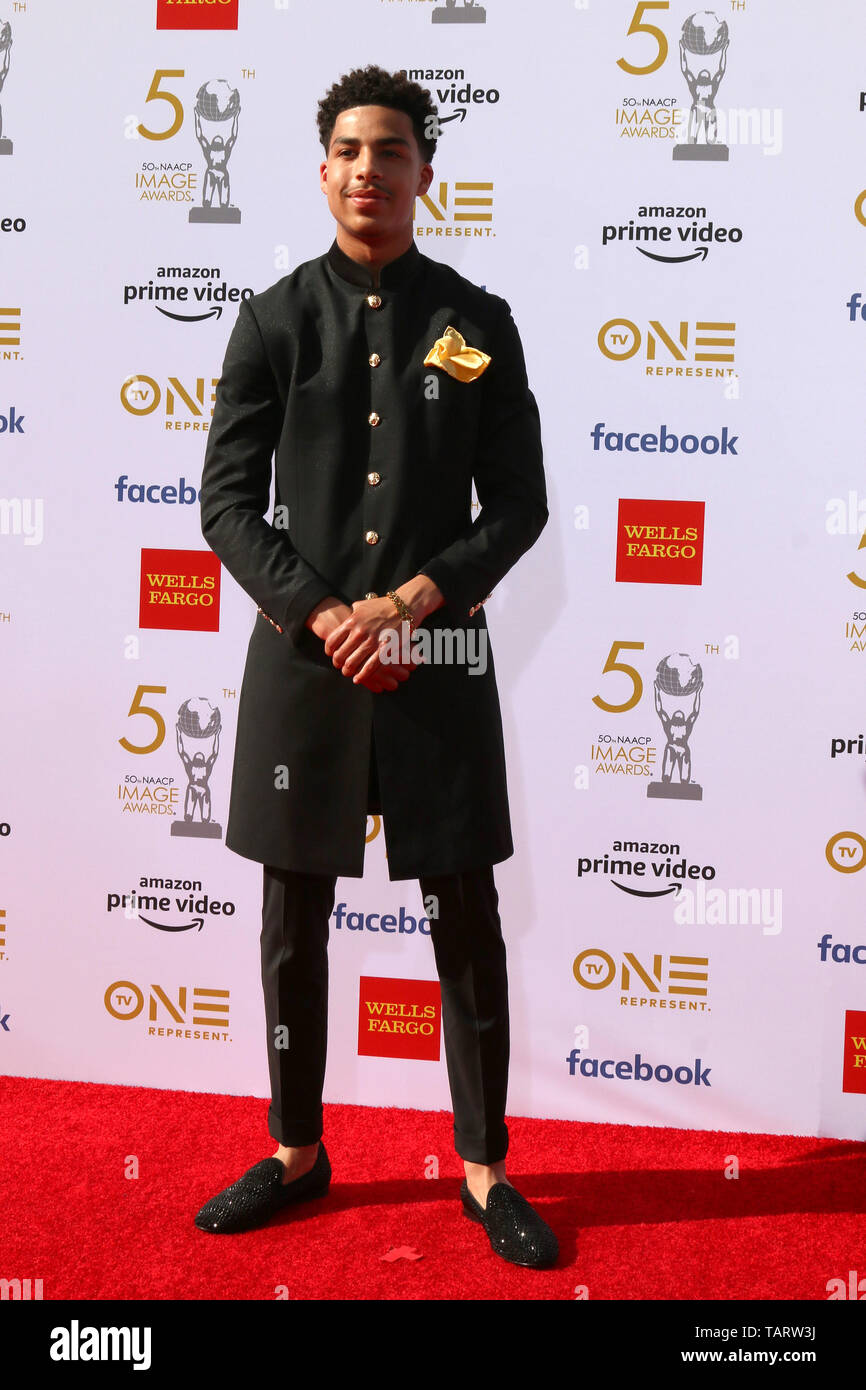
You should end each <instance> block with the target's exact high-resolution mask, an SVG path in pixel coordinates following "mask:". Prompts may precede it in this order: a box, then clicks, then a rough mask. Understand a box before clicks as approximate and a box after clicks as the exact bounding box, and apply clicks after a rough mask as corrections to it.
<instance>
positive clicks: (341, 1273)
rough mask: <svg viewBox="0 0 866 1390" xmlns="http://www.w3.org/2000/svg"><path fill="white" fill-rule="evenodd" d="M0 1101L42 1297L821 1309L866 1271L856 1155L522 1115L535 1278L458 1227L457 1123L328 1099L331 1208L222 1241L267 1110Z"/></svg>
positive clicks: (183, 1100) (84, 1087)
mask: <svg viewBox="0 0 866 1390" xmlns="http://www.w3.org/2000/svg"><path fill="white" fill-rule="evenodd" d="M0 1094H2V1097H3V1101H4V1108H3V1116H4V1123H3V1131H4V1142H3V1206H4V1211H3V1222H2V1225H3V1238H2V1259H0V1277H2V1278H6V1279H15V1278H18V1279H25V1278H29V1279H31V1280H32V1279H41V1280H42V1281H43V1298H44V1299H45V1300H49V1299H265V1300H273V1299H275V1298H277V1297H279V1294H280V1292H283V1296H285V1292H284V1290H287V1293H288V1297H289V1298H292V1299H453V1298H460V1299H544V1300H549V1299H555V1300H562V1299H573V1298H575V1297H576V1296H578V1295H577V1293H576V1290H578V1288H579V1287H580V1286H585V1288H586V1295H585V1296H588V1297H589V1298H590V1299H700V1300H715V1299H752V1298H755V1299H809V1300H826V1299H827V1296H828V1294H827V1281H828V1280H830V1279H834V1278H841V1279H844V1280H845V1281H846V1283H847V1281H848V1278H849V1271H851V1270H857V1271H859V1277H860V1278H863V1277H864V1276H866V1239H864V1222H863V1212H864V1208H866V1195H864V1194H866V1182H864V1179H866V1161H864V1160H866V1148H864V1145H863V1144H858V1143H849V1142H845V1141H840V1140H832V1139H828V1140H817V1139H811V1138H792V1137H782V1138H779V1137H776V1136H770V1135H761V1134H730V1133H702V1132H696V1131H683V1130H672V1129H654V1128H649V1127H631V1126H624V1125H602V1124H578V1123H573V1122H565V1121H558V1120H528V1119H514V1118H512V1117H510V1116H509V1119H508V1125H509V1131H510V1134H511V1151H510V1154H509V1161H508V1176H509V1179H510V1180H511V1182H513V1183H514V1185H515V1187H517V1188H518V1189H519V1190H520V1191H521V1192H522V1193H523V1194H524V1195H525V1196H526V1197H527V1198H528V1199H529V1200H530V1201H531V1202H533V1204H535V1205H537V1207H538V1210H539V1211H540V1212H541V1213H542V1215H543V1216H544V1217H545V1219H546V1220H547V1221H548V1222H549V1224H550V1225H551V1226H552V1227H553V1229H554V1230H555V1232H556V1234H557V1236H558V1238H559V1243H560V1260H559V1265H558V1266H557V1268H555V1269H552V1270H545V1271H536V1270H521V1269H517V1268H515V1267H514V1266H511V1265H508V1264H506V1263H505V1262H504V1261H502V1260H500V1259H499V1258H498V1257H497V1256H496V1255H494V1254H493V1252H492V1250H491V1249H490V1246H489V1244H488V1242H487V1238H486V1236H485V1234H484V1232H483V1230H482V1229H481V1227H479V1226H476V1225H474V1224H473V1223H472V1222H470V1221H468V1220H467V1219H466V1218H465V1217H464V1216H463V1215H462V1211H461V1208H460V1203H459V1198H458V1190H459V1185H460V1179H461V1177H462V1165H461V1164H460V1161H459V1159H458V1158H457V1156H456V1154H455V1152H454V1148H453V1143H452V1130H451V1116H450V1115H449V1114H447V1113H446V1112H442V1111H437V1112H433V1113H429V1112H422V1111H415V1110H396V1109H387V1110H385V1109H371V1108H367V1107H363V1106H353V1105H330V1106H327V1107H326V1110H325V1143H326V1145H327V1148H328V1154H329V1156H330V1159H331V1164H332V1167H333V1170H334V1176H333V1179H332V1183H331V1189H330V1192H329V1194H328V1196H327V1197H325V1198H323V1199H322V1200H320V1201H318V1202H314V1203H312V1204H310V1205H307V1206H303V1207H300V1208H298V1209H297V1211H295V1212H292V1211H291V1210H287V1211H285V1212H283V1213H281V1214H280V1215H279V1216H278V1217H277V1218H276V1220H275V1223H274V1224H272V1225H271V1226H269V1227H266V1228H265V1229H263V1230H260V1231H252V1232H249V1233H246V1234H242V1235H234V1236H209V1235H207V1234H205V1233H204V1232H200V1231H198V1230H196V1228H195V1227H194V1226H193V1216H194V1215H195V1212H196V1211H197V1210H198V1208H199V1207H200V1206H201V1205H202V1204H203V1203H204V1202H205V1201H206V1200H207V1198H208V1197H211V1196H212V1195H213V1194H214V1193H215V1192H217V1191H218V1190H219V1189H220V1188H222V1187H225V1186H226V1185H227V1184H228V1183H229V1182H232V1181H234V1179H235V1178H237V1177H239V1176H240V1175H241V1173H242V1172H243V1171H244V1170H245V1169H246V1168H248V1167H250V1166H251V1165H252V1164H253V1163H255V1162H257V1161H258V1159H260V1158H265V1157H268V1156H269V1155H270V1154H271V1153H272V1152H273V1150H274V1148H275V1145H274V1143H273V1141H272V1140H270V1139H269V1138H268V1137H267V1129H266V1119H265V1117H266V1113H267V1102H266V1101H263V1100H256V1099H251V1098H244V1097H235V1096H210V1095H199V1094H192V1093H188V1092H180V1091H156V1090H148V1089H144V1088H141V1087H127V1086H103V1085H88V1084H79V1083H72V1082H60V1081H42V1080H29V1079H25V1078H21V1077H12V1078H4V1079H3V1080H2V1082H0ZM731 1154H735V1155H737V1157H738V1159H739V1173H740V1175H739V1178H737V1179H735V1180H734V1179H727V1178H725V1176H724V1171H725V1167H726V1164H727V1163H728V1158H729V1155H731ZM431 1155H432V1156H434V1157H438V1160H439V1167H440V1176H439V1178H438V1179H431V1178H425V1176H424V1172H425V1165H428V1163H429V1156H431ZM131 1157H134V1158H136V1159H137V1160H138V1177H137V1178H127V1177H125V1176H124V1171H125V1168H131V1166H132V1165H131V1163H130V1159H131ZM389 1251H390V1252H391V1253H392V1255H393V1253H394V1252H395V1251H407V1252H409V1256H407V1255H405V1254H403V1255H400V1256H399V1257H398V1258H392V1259H390V1260H387V1259H385V1258H383V1257H384V1256H385V1255H387V1254H388V1253H389ZM412 1255H414V1256H420V1257H421V1258H412V1257H411V1256H412ZM864 1290H866V1283H864Z"/></svg>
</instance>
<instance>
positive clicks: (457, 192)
mask: <svg viewBox="0 0 866 1390" xmlns="http://www.w3.org/2000/svg"><path fill="white" fill-rule="evenodd" d="M437 197H438V201H436V202H434V195H433V192H432V189H431V191H430V192H429V193H422V194H420V196H419V197H418V198H417V199H416V200H415V203H414V204H413V208H412V220H413V222H415V224H416V225H415V235H416V237H427V236H481V237H483V236H492V234H493V228H492V226H491V224H492V222H493V211H492V209H493V184H492V183H478V182H476V183H466V182H463V183H460V182H456V183H455V184H454V195H453V211H451V209H450V208H449V205H448V184H447V182H446V181H445V180H444V179H443V180H441V182H440V184H439V192H438V195H437ZM419 202H420V204H421V206H422V207H423V208H424V210H425V211H426V212H427V213H428V214H429V219H430V220H429V222H428V223H427V224H424V225H419V221H420V219H419V214H418V203H419ZM470 209H471V211H470ZM449 213H450V222H449ZM479 223H483V225H482V226H479ZM431 224H432V225H431ZM452 224H453V225H452ZM467 224H468V225H467Z"/></svg>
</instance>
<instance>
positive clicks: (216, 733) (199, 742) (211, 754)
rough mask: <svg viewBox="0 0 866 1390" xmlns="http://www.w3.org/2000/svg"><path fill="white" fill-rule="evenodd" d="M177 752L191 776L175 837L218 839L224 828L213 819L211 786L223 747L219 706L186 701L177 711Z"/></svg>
mask: <svg viewBox="0 0 866 1390" xmlns="http://www.w3.org/2000/svg"><path fill="white" fill-rule="evenodd" d="M175 728H176V732H177V752H178V756H179V758H180V760H181V762H182V763H183V768H184V772H185V773H186V775H187V789H186V795H185V796H184V799H183V820H181V819H180V817H179V816H178V818H177V819H176V820H173V821H172V823H171V833H172V835H192V836H194V837H195V838H196V839H199V840H218V839H219V838H220V836H221V835H222V826H221V825H217V823H216V821H212V820H211V815H210V813H211V804H210V787H209V786H208V779H209V777H210V775H211V773H212V771H213V765H214V763H215V762H216V760H217V754H218V753H219V747H220V729H221V728H222V721H221V720H220V712H219V710H218V709H217V708H216V706H215V705H212V704H210V703H209V702H208V701H207V700H205V699H202V698H201V697H199V699H198V700H184V702H183V704H182V705H181V707H180V709H179V710H178V712H177V724H176V726H175Z"/></svg>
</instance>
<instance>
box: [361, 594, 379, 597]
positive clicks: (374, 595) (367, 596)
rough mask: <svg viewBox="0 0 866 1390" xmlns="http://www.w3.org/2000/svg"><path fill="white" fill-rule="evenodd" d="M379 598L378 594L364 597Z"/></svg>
mask: <svg viewBox="0 0 866 1390" xmlns="http://www.w3.org/2000/svg"><path fill="white" fill-rule="evenodd" d="M378 597H379V595H378V594H365V595H364V598H378Z"/></svg>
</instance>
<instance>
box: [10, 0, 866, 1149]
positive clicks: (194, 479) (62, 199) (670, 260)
mask: <svg viewBox="0 0 866 1390" xmlns="http://www.w3.org/2000/svg"><path fill="white" fill-rule="evenodd" d="M0 10H2V11H3V13H2V15H0V19H2V23H0V108H2V128H0V373H2V374H0V492H2V498H0V557H2V588H0V661H2V683H0V702H2V704H0V709H2V718H0V779H2V780H0V872H2V879H0V1025H2V1026H0V1049H2V1060H3V1064H4V1069H5V1070H6V1071H7V1072H8V1073H12V1074H15V1075H22V1076H40V1077H55V1078H68V1079H77V1080H89V1081H103V1082H120V1083H124V1084H137V1085H149V1086H156V1087H171V1088H186V1089H190V1090H194V1091H204V1092H219V1091H222V1092H229V1093H235V1094H250V1093H252V1094H255V1095H258V1096H262V1097H264V1096H265V1095H266V1094H267V1068H266V1052H265V1037H264V1016H263V1009H262V1003H261V995H260V985H259V961H258V933H259V929H260V906H261V871H260V869H259V867H258V866H257V865H255V864H253V863H251V862H248V861H245V860H242V859H240V858H238V857H236V856H235V855H233V854H232V853H231V852H229V851H228V850H227V849H226V847H225V844H224V838H223V837H224V825H225V818H226V812H227V806H228V796H229V782H230V769H231V760H232V749H233V739H234V731H235V719H236V709H237V695H238V691H239V687H240V681H241V674H242V667H243V660H244V656H245V651H246V644H247V639H248V635H249V632H250V629H251V626H252V623H253V621H254V620H255V609H254V606H253V605H252V603H251V601H250V600H249V599H248V598H247V596H246V595H245V594H244V593H243V592H242V591H240V590H239V588H238V587H237V586H236V585H235V584H234V582H233V581H232V580H231V578H230V577H229V576H227V575H225V574H223V575H221V573H220V566H219V564H218V562H217V561H216V558H215V557H214V556H213V555H211V553H210V552H209V551H208V550H207V547H206V546H205V544H204V542H203V540H202V537H201V533H200V529H199V514H198V506H197V497H198V488H199V485H200V478H201V467H202V459H203V454H204V449H205V444H206V440H207V429H208V422H209V418H210V414H211V410H212V403H213V390H214V385H215V383H216V380H217V379H218V377H219V373H220V368H221V363H222V357H223V352H224V349H225V344H226V341H227V338H228V335H229V332H230V330H231V327H232V324H233V322H234V318H235V314H236V312H237V306H238V303H239V301H240V300H241V299H242V298H244V297H246V296H248V295H249V294H251V293H254V292H258V291H260V290H262V289H264V288H266V287H267V286H268V285H270V284H271V283H273V282H274V281H275V280H277V279H278V278H279V277H280V276H281V275H283V274H286V273H288V272H289V271H290V270H291V269H292V268H293V267H294V266H296V265H297V264H299V263H300V262H302V261H305V260H308V259H310V258H312V257H315V256H318V255H321V254H322V253H323V252H324V251H325V250H326V249H327V247H328V245H329V244H330V242H331V240H332V238H333V233H334V224H333V222H332V220H331V218H330V216H329V214H328V211H327V205H326V202H325V199H324V197H323V195H322V194H321V192H320V190H319V186H318V166H319V163H320V160H321V158H322V151H321V148H320V147H319V145H318V144H317V136H316V130H315V113H316V105H317V102H318V100H319V98H320V97H321V96H322V95H323V94H324V92H325V91H326V89H327V88H328V87H329V86H330V84H331V83H332V82H333V81H334V80H336V79H337V78H338V77H339V76H340V74H341V73H343V72H346V71H348V70H349V69H350V68H352V67H356V66H362V65H364V64H366V63H368V62H375V63H379V64H381V65H383V66H385V67H387V68H389V69H391V70H396V69H405V70H407V71H408V72H409V73H410V75H412V76H413V77H416V78H418V79H420V80H421V81H422V83H423V85H425V86H427V87H429V88H430V90H431V92H432V95H433V99H434V101H436V102H437V104H438V106H439V111H440V116H441V118H442V135H441V140H440V144H439V149H438V152H437V155H436V159H435V164H434V168H435V177H434V181H433V184H432V186H431V189H430V192H429V194H428V195H427V196H426V197H425V198H424V199H419V200H418V203H417V204H416V209H415V229H416V234H417V243H418V246H419V247H420V249H421V250H422V251H423V252H424V253H425V254H426V255H428V256H431V257H435V258H441V259H443V260H447V261H448V262H450V263H451V264H452V265H454V266H455V267H456V268H457V269H458V270H459V271H460V272H461V273H462V274H463V275H465V276H467V277H468V278H469V279H471V280H473V281H475V282H477V283H479V284H481V285H484V286H485V287H486V288H487V289H489V290H491V291H493V292H495V293H497V294H501V295H503V296H504V297H505V298H506V299H507V300H508V301H509V303H510V304H511V306H512V310H513V313H514V316H515V320H516V322H517V324H518V327H519V329H520V331H521V335H522V338H523V341H524V345H525V350H526V356H527V362H528V367H529V373H530V380H531V384H532V386H533V389H534V391H535V394H536V396H537V399H538V402H539V406H540V410H541V417H542V424H543V434H544V442H545V451H546V452H545V457H546V467H547V474H548V481H549V492H550V510H551V520H550V523H549V525H548V527H547V529H546V530H545V532H544V533H543V535H542V538H541V540H540V541H539V543H538V544H537V546H536V547H535V548H534V550H532V551H531V552H530V553H529V554H528V555H527V556H525V557H524V559H523V560H522V561H521V562H520V564H519V565H518V566H517V568H516V569H515V570H513V571H512V573H511V574H510V575H509V576H508V577H507V578H506V580H505V581H504V582H503V583H502V584H501V586H500V587H499V589H498V590H497V592H496V593H495V594H494V596H493V598H492V599H491V600H490V602H489V603H488V605H487V610H486V611H487V614H488V621H489V625H490V631H491V638H492V644H493V647H494V650H495V654H496V662H497V672H498V676H499V683H500V693H501V699H502V707H503V717H504V723H505V736H506V742H507V749H508V757H509V779H510V781H509V784H510V794H511V804H512V813H513V820H514V829H515V841H516V845H517V852H516V854H515V856H514V857H513V858H512V859H511V860H509V861H508V862H507V863H505V864H503V865H500V866H499V867H498V869H497V870H496V878H497V884H498V887H499V890H500V897H501V909H502V918H503V926H504V931H505V935H506V939H507V942H508V950H509V971H510V981H511V1010H512V1064H511V1081H510V1091H509V1111H510V1113H513V1114H522V1115H535V1116H559V1117H565V1118H573V1119H579V1120H596V1121H610V1120H613V1121H622V1122H629V1123H646V1124H657V1125H675V1126H693V1127H696V1128H698V1129H721V1130H725V1129H741V1128H742V1129H745V1130H752V1131H769V1132H773V1133H790V1132H794V1133H805V1134H823V1135H835V1136H839V1137H852V1138H861V1137H863V1135H864V1110H866V1106H864V1101H866V1038H864V1035H866V915H864V911H863V908H864V892H863V889H864V884H866V874H863V873H861V872H860V871H861V870H863V869H864V867H866V796H864V792H866V763H864V732H866V723H864V713H863V709H864V706H863V689H864V682H863V673H864V662H866V554H858V551H862V550H863V549H866V538H864V527H866V483H864V477H863V453H864V409H866V406H864V395H863V388H862V381H863V365H864V360H866V308H864V307H863V306H864V305H866V274H864V266H866V260H864V250H866V191H864V190H866V158H864V150H866V144H864V137H866V94H864V93H863V92H862V91H861V88H863V87H864V86H866V72H864V69H863V66H862V60H861V57H860V55H861V54H862V52H863V48H864V39H866V32H864V31H866V15H864V12H863V7H862V5H861V4H860V3H858V0H832V3H830V4H829V5H825V6H823V7H805V8H799V7H798V8H797V10H796V14H795V13H792V7H791V6H790V4H787V3H784V0H733V2H731V0H726V3H725V5H724V6H722V7H719V8H718V9H717V10H716V11H715V12H707V11H699V12H696V11H694V10H692V9H690V8H689V3H688V0H683V3H681V0H654V2H653V3H645V2H644V3H641V4H637V5H635V4H634V0H585V2H584V3H573V0H544V3H540V4H536V5H532V6H530V5H527V4H526V3H524V0H488V3H487V4H486V5H485V6H484V7H482V6H481V5H478V4H475V5H473V4H470V3H463V0H457V2H456V3H454V4H451V3H449V0H329V3H321V0H287V2H286V3H282V0H239V3H238V0H173V2H172V0H127V2H126V3H125V4H123V5H114V6H107V5H105V4H101V3H100V4H98V3H96V0H77V2H76V3H75V4H69V3H66V0H26V3H24V0H20V3H19V2H18V0H0ZM209 166H210V167H211V169H215V170H216V171H217V177H216V178H214V176H213V175H211V176H209V175H208V167H209ZM221 169H222V170H225V169H227V171H228V182H227V183H224V184H222V183H221V176H220V170H221ZM383 698H385V697H383ZM335 737H339V731H335ZM367 834H368V848H367V854H366V871H365V875H364V878H363V879H341V880H339V881H338V885H337V902H336V907H335V913H334V918H333V920H332V923H331V946H330V961H331V1035H330V1048H329V1063H328V1078H327V1088H326V1094H325V1099H326V1101H348V1102H358V1103H363V1104H379V1105H381V1104H385V1105H413V1106H420V1107H422V1108H429V1109H438V1108H445V1109H450V1096H449V1091H448V1084H447V1076H446V1070H445V1061H444V1054H443V1053H442V1051H441V1043H440V1032H439V1026H440V1020H439V1000H438V985H437V984H436V973H435V967H434V961H433V953H432V946H431V942H430V937H429V930H428V929H429V923H428V922H427V921H426V919H425V918H424V909H423V904H422V902H421V897H420V890H419V888H418V885H417V883H415V882H414V881H410V882H394V883H392V882H391V881H390V880H389V878H388V873H387V862H386V859H385V848H384V836H383V833H382V828H381V826H380V825H379V823H378V822H377V821H375V820H373V819H372V818H371V820H370V821H369V824H368V830H367Z"/></svg>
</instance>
